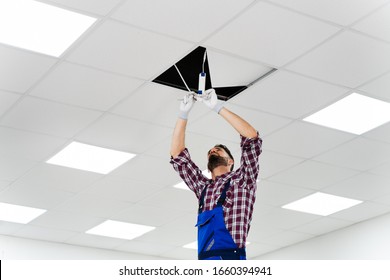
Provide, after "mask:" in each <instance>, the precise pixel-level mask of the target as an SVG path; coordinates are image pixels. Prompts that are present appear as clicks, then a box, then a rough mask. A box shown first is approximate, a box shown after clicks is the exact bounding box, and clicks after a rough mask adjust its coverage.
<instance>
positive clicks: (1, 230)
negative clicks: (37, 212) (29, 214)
mask: <svg viewBox="0 0 390 280" xmlns="http://www.w3.org/2000/svg"><path fill="white" fill-rule="evenodd" d="M23 226H24V225H23V224H19V223H11V222H3V221H0V234H1V235H12V234H14V233H15V232H16V231H18V230H19V229H20V228H22V227H23Z"/></svg>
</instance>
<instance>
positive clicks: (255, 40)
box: [206, 2, 338, 66]
mask: <svg viewBox="0 0 390 280" xmlns="http://www.w3.org/2000/svg"><path fill="white" fill-rule="evenodd" d="M337 31H338V28H336V27H334V26H332V25H328V24H325V23H323V22H320V21H316V20H313V19H312V18H309V17H305V16H301V15H298V14H296V13H293V12H290V11H287V10H285V9H281V8H278V7H275V6H273V5H270V4H268V3H264V2H258V3H257V4H256V5H255V6H254V7H252V8H251V9H249V10H248V11H246V12H245V13H243V14H241V15H240V17H239V18H237V19H235V20H234V21H233V22H231V23H230V24H229V25H227V26H226V27H224V28H223V29H222V30H221V31H219V32H218V33H216V34H215V35H213V36H212V37H211V38H210V39H209V40H207V41H206V45H209V46H213V47H215V48H219V49H221V50H225V51H228V52H232V53H234V54H237V55H241V56H243V57H247V58H250V59H254V60H257V61H262V62H265V63H269V64H271V65H276V66H281V65H284V64H286V63H287V62H288V61H290V60H292V59H294V58H295V57H297V56H299V55H301V54H303V53H304V52H305V51H307V50H309V49H311V48H312V47H314V46H315V45H317V44H319V43H320V42H322V41H323V40H325V39H326V38H328V37H329V36H331V35H332V34H334V33H335V32H337ZM232 38H234V39H232Z"/></svg>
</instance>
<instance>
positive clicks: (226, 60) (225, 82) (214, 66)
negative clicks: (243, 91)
mask: <svg viewBox="0 0 390 280" xmlns="http://www.w3.org/2000/svg"><path fill="white" fill-rule="evenodd" d="M207 59H208V62H209V68H210V76H211V77H210V78H211V84H212V86H213V87H227V86H246V85H249V84H250V83H252V82H253V81H255V80H256V79H258V78H260V77H261V76H263V75H265V74H266V73H268V72H269V71H271V70H272V68H271V67H268V66H264V65H260V64H257V63H253V62H250V61H247V60H243V59H239V58H236V57H234V56H231V55H226V54H223V53H220V52H218V51H216V50H213V49H211V50H210V49H208V50H207Z"/></svg>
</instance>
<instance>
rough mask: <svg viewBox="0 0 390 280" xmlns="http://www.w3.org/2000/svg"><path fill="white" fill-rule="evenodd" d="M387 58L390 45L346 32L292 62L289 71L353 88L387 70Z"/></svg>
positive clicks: (389, 55) (389, 65) (388, 65)
mask: <svg viewBox="0 0 390 280" xmlns="http://www.w3.org/2000/svg"><path fill="white" fill-rule="evenodd" d="M388 58H390V48H389V46H388V45H387V44H385V43H382V42H380V41H377V40H374V39H372V38H369V37H366V36H363V35H361V34H357V33H355V32H351V31H345V32H343V33H341V34H339V35H338V36H336V37H334V38H332V40H329V41H328V42H326V43H324V44H323V45H322V46H320V47H318V48H317V49H315V50H313V51H311V52H310V53H308V54H307V55H305V56H303V57H302V58H300V59H298V60H297V61H295V62H293V63H292V64H291V65H289V66H288V69H290V70H293V71H297V72H300V73H303V74H306V75H308V76H312V77H316V78H319V79H323V80H326V81H329V82H332V83H336V84H340V85H345V86H348V87H352V88H354V87H357V86H359V85H361V84H363V83H365V82H367V81H369V80H371V79H373V78H375V77H376V76H378V75H381V74H383V73H384V72H386V71H388V70H389V69H390V59H388Z"/></svg>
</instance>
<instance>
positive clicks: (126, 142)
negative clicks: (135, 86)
mask: <svg viewBox="0 0 390 280" xmlns="http://www.w3.org/2000/svg"><path fill="white" fill-rule="evenodd" d="M171 134H172V129H168V128H165V127H161V126H157V125H151V124H148V123H146V122H141V121H137V120H133V119H128V118H125V117H120V116H114V115H109V114H107V115H105V116H104V117H103V118H101V119H100V120H99V121H97V122H95V123H94V124H93V125H91V126H89V127H88V128H87V129H85V130H84V131H83V132H82V133H80V134H79V135H78V136H77V137H76V138H77V140H78V141H81V142H85V143H88V144H91V145H95V146H100V147H104V148H110V149H115V150H119V151H127V152H131V153H142V152H143V151H145V150H146V149H147V148H149V147H151V146H153V145H155V144H156V143H159V141H160V140H161V139H165V137H167V136H168V135H171ZM133 160H134V159H133Z"/></svg>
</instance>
